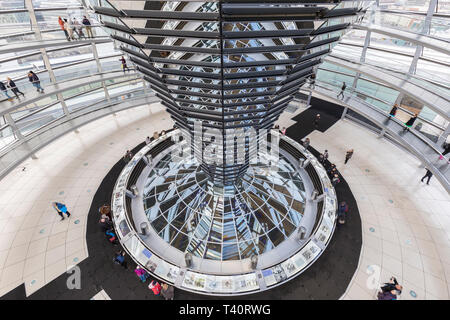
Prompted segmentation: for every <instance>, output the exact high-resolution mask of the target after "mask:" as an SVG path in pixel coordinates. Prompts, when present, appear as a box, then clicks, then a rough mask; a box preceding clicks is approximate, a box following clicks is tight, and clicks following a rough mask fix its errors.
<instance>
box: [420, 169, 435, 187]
mask: <svg viewBox="0 0 450 320" xmlns="http://www.w3.org/2000/svg"><path fill="white" fill-rule="evenodd" d="M425 170H427V172H426V173H425V175H424V176H423V177H422V179H420V181H421V182H423V179H425V178H428V180H427V184H430V179H431V177H432V176H433V172H431V171H430V170H428V169H427V168H425Z"/></svg>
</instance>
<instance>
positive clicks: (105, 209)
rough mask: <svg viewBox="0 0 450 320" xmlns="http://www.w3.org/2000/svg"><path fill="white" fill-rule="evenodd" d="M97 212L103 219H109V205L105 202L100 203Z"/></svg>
mask: <svg viewBox="0 0 450 320" xmlns="http://www.w3.org/2000/svg"><path fill="white" fill-rule="evenodd" d="M98 212H99V213H100V214H101V215H102V216H101V217H102V218H104V219H108V220H109V221H111V207H110V206H108V205H107V204H104V205H102V206H101V207H100V208H99V209H98Z"/></svg>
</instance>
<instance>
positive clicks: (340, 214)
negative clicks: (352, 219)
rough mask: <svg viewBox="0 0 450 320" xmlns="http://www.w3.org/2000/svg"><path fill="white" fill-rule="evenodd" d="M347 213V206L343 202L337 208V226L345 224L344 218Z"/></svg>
mask: <svg viewBox="0 0 450 320" xmlns="http://www.w3.org/2000/svg"><path fill="white" fill-rule="evenodd" d="M347 212H348V204H347V203H346V202H345V201H342V202H341V203H340V204H339V207H338V222H339V224H344V223H345V218H346V216H347Z"/></svg>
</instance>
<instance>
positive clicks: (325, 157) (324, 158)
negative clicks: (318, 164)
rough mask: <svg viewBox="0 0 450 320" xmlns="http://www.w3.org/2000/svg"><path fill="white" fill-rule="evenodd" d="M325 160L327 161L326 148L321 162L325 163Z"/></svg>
mask: <svg viewBox="0 0 450 320" xmlns="http://www.w3.org/2000/svg"><path fill="white" fill-rule="evenodd" d="M326 161H328V150H325V152H324V153H323V162H324V163H325V162H326Z"/></svg>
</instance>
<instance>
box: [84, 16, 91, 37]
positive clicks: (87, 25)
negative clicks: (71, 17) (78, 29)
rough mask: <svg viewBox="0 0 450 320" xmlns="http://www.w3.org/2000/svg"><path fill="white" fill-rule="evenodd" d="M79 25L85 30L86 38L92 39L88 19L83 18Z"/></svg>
mask: <svg viewBox="0 0 450 320" xmlns="http://www.w3.org/2000/svg"><path fill="white" fill-rule="evenodd" d="M81 23H82V24H83V25H84V27H85V28H86V33H87V36H88V37H89V38H93V37H94V33H93V32H92V27H91V22H90V21H89V19H88V18H87V17H86V16H83V20H82V21H81Z"/></svg>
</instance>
